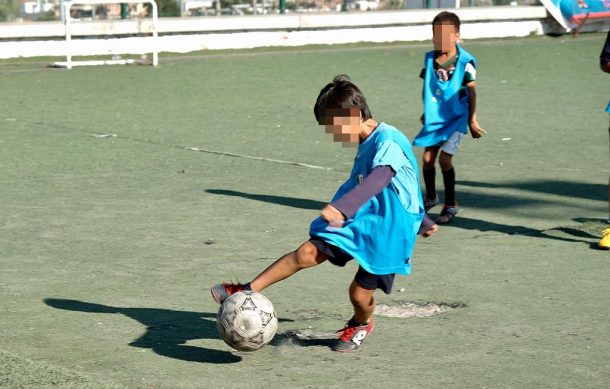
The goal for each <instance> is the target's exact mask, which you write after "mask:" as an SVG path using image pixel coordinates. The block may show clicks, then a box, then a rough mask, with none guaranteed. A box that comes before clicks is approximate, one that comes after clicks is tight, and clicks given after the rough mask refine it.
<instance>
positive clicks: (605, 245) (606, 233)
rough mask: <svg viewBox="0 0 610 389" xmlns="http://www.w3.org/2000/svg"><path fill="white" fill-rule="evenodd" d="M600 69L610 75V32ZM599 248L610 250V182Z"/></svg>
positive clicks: (603, 50)
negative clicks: (606, 225) (605, 226)
mask: <svg viewBox="0 0 610 389" xmlns="http://www.w3.org/2000/svg"><path fill="white" fill-rule="evenodd" d="M599 67H600V68H601V70H602V71H603V72H606V73H610V31H608V35H606V43H604V47H603V48H602V53H601V54H600V56H599ZM606 112H608V113H609V114H610V102H608V105H607V106H606ZM608 133H610V127H608ZM597 246H598V247H599V248H600V249H603V250H610V180H609V181H608V228H606V229H605V230H603V231H602V237H601V239H600V240H599V242H598V243H597Z"/></svg>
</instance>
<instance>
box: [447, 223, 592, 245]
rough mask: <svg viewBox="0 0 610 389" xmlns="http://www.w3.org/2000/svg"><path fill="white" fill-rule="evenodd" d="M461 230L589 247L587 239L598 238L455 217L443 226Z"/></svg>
mask: <svg viewBox="0 0 610 389" xmlns="http://www.w3.org/2000/svg"><path fill="white" fill-rule="evenodd" d="M446 227H449V228H453V227H455V228H461V229H464V230H472V231H481V232H490V231H491V232H499V233H502V234H507V235H527V236H531V237H533V238H543V239H551V240H559V241H563V242H573V243H586V244H587V245H590V244H591V242H590V241H589V240H588V239H591V238H595V239H597V238H598V237H597V236H595V235H592V234H591V233H589V232H586V231H582V230H579V229H577V228H572V227H556V228H551V229H548V230H537V229H535V228H530V227H525V226H511V225H507V224H499V223H493V222H488V221H485V220H478V219H470V218H466V217H461V216H459V217H456V218H455V219H454V220H453V221H451V223H449V224H446V225H443V228H446ZM552 231H560V232H563V233H564V234H567V235H571V236H574V237H575V238H580V239H575V238H567V237H561V236H555V235H550V234H549V233H550V232H552Z"/></svg>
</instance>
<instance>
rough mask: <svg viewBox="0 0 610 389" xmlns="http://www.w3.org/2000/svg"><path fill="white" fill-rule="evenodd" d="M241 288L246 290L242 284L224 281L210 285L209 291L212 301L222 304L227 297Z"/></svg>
mask: <svg viewBox="0 0 610 389" xmlns="http://www.w3.org/2000/svg"><path fill="white" fill-rule="evenodd" d="M243 290H246V288H245V287H244V285H243V284H239V283H238V284H233V283H226V284H216V285H214V286H212V288H211V289H210V292H212V298H213V299H214V301H216V302H217V303H218V304H222V302H223V301H225V300H226V299H227V297H229V296H230V295H232V294H234V293H237V292H241V291H243Z"/></svg>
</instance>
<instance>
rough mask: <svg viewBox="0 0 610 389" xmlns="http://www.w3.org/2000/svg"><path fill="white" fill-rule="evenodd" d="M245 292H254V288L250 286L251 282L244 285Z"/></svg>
mask: <svg viewBox="0 0 610 389" xmlns="http://www.w3.org/2000/svg"><path fill="white" fill-rule="evenodd" d="M244 290H250V291H251V290H252V287H251V286H250V283H249V282H246V283H245V284H244Z"/></svg>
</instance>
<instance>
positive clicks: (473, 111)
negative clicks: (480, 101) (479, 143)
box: [466, 81, 487, 139]
mask: <svg viewBox="0 0 610 389" xmlns="http://www.w3.org/2000/svg"><path fill="white" fill-rule="evenodd" d="M475 86H476V82H475V81H471V82H469V83H468V84H466V88H468V114H469V120H468V124H469V125H470V135H472V137H473V138H475V139H477V138H480V137H482V136H483V135H484V134H487V131H485V130H484V129H483V128H482V127H481V126H480V125H479V122H478V121H477V91H476V89H475Z"/></svg>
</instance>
